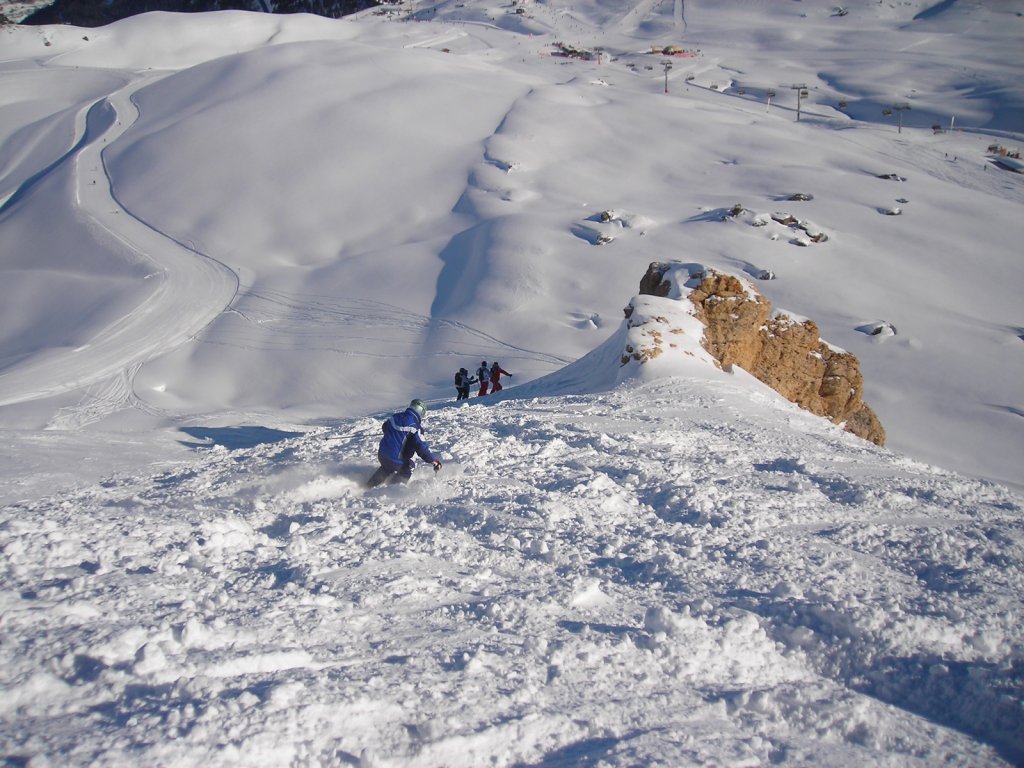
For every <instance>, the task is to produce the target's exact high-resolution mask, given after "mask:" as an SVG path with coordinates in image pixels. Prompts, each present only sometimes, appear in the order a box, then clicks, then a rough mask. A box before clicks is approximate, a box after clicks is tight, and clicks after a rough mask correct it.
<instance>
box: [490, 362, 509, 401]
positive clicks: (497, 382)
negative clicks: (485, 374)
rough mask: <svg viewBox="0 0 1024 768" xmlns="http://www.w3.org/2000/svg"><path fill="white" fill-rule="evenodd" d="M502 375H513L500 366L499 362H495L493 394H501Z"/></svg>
mask: <svg viewBox="0 0 1024 768" xmlns="http://www.w3.org/2000/svg"><path fill="white" fill-rule="evenodd" d="M501 374H505V375H506V376H511V375H512V374H511V373H509V372H508V371H506V370H505V369H504V368H502V367H501V366H500V365H498V361H497V360H495V361H494V365H492V366H491V394H492V395H493V394H494V393H495V392H501Z"/></svg>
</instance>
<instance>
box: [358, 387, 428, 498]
mask: <svg viewBox="0 0 1024 768" xmlns="http://www.w3.org/2000/svg"><path fill="white" fill-rule="evenodd" d="M426 412H427V406H425V405H424V404H423V401H422V400H420V399H416V400H413V401H412V402H411V403H409V407H408V408H406V409H405V410H404V411H399V412H398V413H393V414H391V416H390V417H389V418H388V420H387V421H385V422H384V424H383V425H382V426H381V429H383V430H384V437H382V438H381V441H380V447H379V448H378V449H377V460H378V461H379V462H380V469H378V470H377V471H376V472H374V473H373V477H371V478H370V479H369V480H368V481H367V483H366V484H367V486H368V487H370V488H376V487H377V486H378V485H380V484H381V483H383V482H385V481H388V482H403V483H404V482H407V481H408V480H409V479H410V478H411V477H412V468H413V466H414V465H415V462H414V461H413V456H414V455H418V456H419V457H420V458H421V459H423V460H424V461H429V462H430V463H431V464H433V465H434V471H435V472H437V470H439V469H440V468H441V462H440V461H438V459H437V457H436V456H434V454H432V453H431V452H430V446H429V445H427V443H426V442H425V441H424V440H423V427H422V426H421V423H422V421H423V415H424V414H425V413H426Z"/></svg>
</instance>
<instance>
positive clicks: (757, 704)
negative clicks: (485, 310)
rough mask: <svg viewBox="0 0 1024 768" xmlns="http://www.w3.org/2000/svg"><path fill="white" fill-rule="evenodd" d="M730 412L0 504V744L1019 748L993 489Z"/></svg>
mask: <svg viewBox="0 0 1024 768" xmlns="http://www.w3.org/2000/svg"><path fill="white" fill-rule="evenodd" d="M638 394H639V396H638ZM471 402H472V401H471ZM735 402H736V401H735V400H732V399H729V398H724V397H723V392H722V389H721V388H720V387H719V388H718V389H714V390H713V389H711V388H709V387H707V386H701V385H700V384H699V382H688V381H685V380H667V381H663V382H660V383H656V384H651V385H646V386H645V387H644V388H643V389H642V390H641V391H640V392H639V393H637V392H636V391H633V390H628V389H622V390H616V391H613V392H611V393H607V394H600V395H592V396H570V397H566V398H539V399H533V400H527V401H516V400H507V401H504V402H502V401H494V402H490V401H489V402H488V404H487V405H478V404H476V403H472V404H471V405H463V406H462V407H458V406H442V407H438V408H435V409H434V410H432V411H431V413H430V414H428V419H427V423H426V427H427V430H428V437H430V438H431V440H432V443H433V446H434V448H435V449H440V450H441V451H442V455H443V458H444V461H445V466H444V468H443V470H442V472H441V473H440V474H439V475H437V476H436V477H435V476H433V474H432V473H428V472H427V471H426V470H424V469H421V470H420V471H419V472H418V473H417V474H416V476H415V477H414V480H413V483H412V484H411V485H409V486H404V487H385V488H380V489H375V490H373V491H367V492H364V491H363V490H362V489H361V488H360V485H359V482H360V481H361V480H362V479H363V478H364V477H366V476H368V474H369V473H370V471H371V469H372V467H371V466H370V463H369V462H370V458H371V457H372V456H373V455H374V453H375V450H376V442H377V435H378V434H379V426H378V425H379V422H378V421H377V420H376V419H372V418H363V419H356V420H351V421H345V422H342V423H340V424H337V425H336V426H334V427H331V428H325V429H318V430H315V431H313V432H311V433H309V434H307V435H304V436H301V437H296V438H291V439H286V440H282V441H279V442H273V443H268V444H264V445H258V446H256V447H252V448H245V449H239V450H227V449H226V448H223V447H217V446H214V447H213V448H211V449H205V450H203V452H202V455H201V456H199V457H196V458H195V459H192V460H189V461H184V462H181V464H180V465H179V466H177V467H174V468H171V469H168V470H165V471H161V472H158V473H156V474H153V475H152V476H148V477H147V476H113V477H110V478H109V479H108V480H107V481H105V482H104V483H102V484H101V485H100V486H98V487H94V488H84V489H82V490H79V491H77V492H74V493H71V494H68V495H64V496H62V497H60V498H56V497H55V498H44V499H39V500H37V501H31V502H25V503H23V504H18V505H12V506H9V507H7V508H6V509H4V510H3V513H2V520H0V527H2V528H3V530H5V531H6V532H7V533H8V534H11V536H10V537H9V538H8V543H7V545H6V546H5V549H4V559H3V565H2V568H3V584H4V590H3V592H2V593H0V594H2V597H0V599H2V600H3V610H2V616H3V626H4V630H5V634H7V635H8V636H9V637H14V638H18V639H19V641H18V643H17V644H12V643H5V644H4V645H2V646H0V654H2V656H0V661H2V668H3V669H4V670H5V672H4V680H5V690H6V695H5V697H4V701H3V704H0V710H2V711H3V713H4V715H3V716H0V722H2V721H3V719H4V718H9V717H11V716H12V715H13V714H14V713H15V712H17V723H18V730H17V734H20V735H15V732H13V731H12V730H10V727H9V726H10V723H11V721H10V720H7V721H6V722H7V723H8V725H7V726H2V727H0V734H2V738H3V740H4V743H5V744H6V747H5V749H6V750H7V752H8V753H9V754H54V755H56V754H60V755H61V761H62V762H63V763H64V764H69V765H70V764H86V763H92V762H99V763H102V764H121V763H125V762H133V763H136V764H141V763H145V764H184V763H189V762H192V761H194V760H197V759H200V757H201V759H202V760H203V761H204V762H207V763H210V764H213V765H236V764H244V765H282V764H311V765H346V764H352V765H372V766H400V765H481V764H494V765H590V764H596V763H598V762H600V763H601V764H603V765H623V766H625V765H637V764H644V765H654V764H658V765H693V764H703V763H706V762H707V761H711V762H716V763H718V762H720V761H725V762H729V763H732V764H744V765H746V764H768V763H772V762H782V761H785V762H787V763H788V762H793V763H794V764H798V765H811V764H829V765H837V766H844V765H845V766H854V765H863V764H877V762H878V761H882V762H883V763H886V764H899V765H921V766H925V765H934V764H936V763H938V762H943V761H944V758H945V757H946V756H947V755H958V756H960V758H961V759H963V760H966V761H967V762H969V763H970V764H972V765H1000V764H1003V762H1002V760H1003V759H1006V760H1010V761H1013V760H1016V759H1019V758H1020V757H1021V756H1022V755H1024V734H1022V730H1021V726H1020V719H1019V707H1018V702H1019V701H1020V694H1021V687H1020V686H1021V679H1020V675H1019V659H1017V656H1018V654H1019V649H1020V647H1021V641H1022V635H1021V625H1020V622H1019V620H1018V619H1017V617H1019V615H1020V609H1021V607H1022V606H1021V598H1020V596H1021V595H1022V594H1024V576H1022V574H1024V568H1022V565H1024V527H1022V523H1021V511H1022V504H1021V500H1020V499H1019V498H1018V497H1016V496H1014V495H1013V494H1012V493H1011V492H1009V491H1007V490H1005V489H1002V488H1000V487H998V486H994V485H991V484H987V483H984V482H980V481H974V480H967V479H963V478H958V477H956V476H951V475H949V474H946V473H942V472H939V471H937V470H932V469H931V468H929V467H926V466H923V465H919V464H916V463H915V462H912V461H910V460H907V459H903V458H899V457H896V456H893V455H891V454H889V453H887V452H886V451H884V450H880V449H877V448H874V447H873V446H870V445H868V444H866V443H863V442H862V441H859V440H857V439H856V438H852V437H850V436H849V435H846V434H844V433H841V432H839V431H838V430H837V429H836V428H833V427H831V426H829V425H826V424H823V423H821V422H817V421H813V420H811V419H809V417H806V416H804V415H803V414H798V413H795V412H794V414H793V419H795V421H794V422H793V423H794V424H795V425H796V426H798V427H799V430H798V431H797V432H794V433H792V434H784V433H783V432H781V431H780V430H779V429H778V428H777V427H773V426H772V425H771V424H768V423H758V422H756V421H751V420H750V418H749V416H746V417H741V415H740V413H739V412H738V411H737V408H736V406H735ZM210 433H211V435H212V436H213V441H214V443H216V442H217V437H216V430H210ZM39 519H43V520H45V525H43V526H39V525H37V524H36V523H35V522H34V521H36V520H39ZM86 519H88V521H89V526H90V530H91V531H92V532H93V534H95V535H89V536H88V537H86V536H83V535H82V534H81V533H80V530H81V521H83V520H86ZM29 625H31V631H29ZM1015 670H1016V671H1015ZM569 713H572V715H571V716H570V715H569ZM82 718H87V719H88V720H89V721H90V723H91V726H90V728H89V730H88V731H83V730H82V729H81V727H80V724H79V723H80V721H81V719H82ZM711 745H714V747H713V749H712V747H711ZM1000 755H1002V759H1001V758H1000Z"/></svg>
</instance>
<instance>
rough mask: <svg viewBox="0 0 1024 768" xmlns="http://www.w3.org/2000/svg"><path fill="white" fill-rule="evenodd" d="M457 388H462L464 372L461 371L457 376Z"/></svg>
mask: <svg viewBox="0 0 1024 768" xmlns="http://www.w3.org/2000/svg"><path fill="white" fill-rule="evenodd" d="M455 386H456V387H461V386H462V371H459V372H458V373H456V374H455Z"/></svg>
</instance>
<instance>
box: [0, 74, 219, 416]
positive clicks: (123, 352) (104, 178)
mask: <svg viewBox="0 0 1024 768" xmlns="http://www.w3.org/2000/svg"><path fill="white" fill-rule="evenodd" d="M164 76H166V75H165V74H158V75H150V76H147V77H143V78H141V79H139V80H136V81H135V82H132V83H130V84H128V85H127V86H125V87H123V88H121V89H119V90H117V91H115V92H114V93H112V94H110V95H108V96H106V97H104V98H101V99H99V100H98V101H96V102H94V103H93V104H92V105H90V106H89V107H87V108H84V109H83V110H82V112H81V113H80V116H79V119H77V120H76V126H75V130H76V136H75V139H74V142H73V149H72V150H71V151H70V152H68V154H67V155H65V157H64V158H62V159H61V160H60V161H58V162H57V163H55V164H53V165H52V166H50V168H48V169H47V170H48V172H50V173H59V174H63V175H65V176H66V179H65V180H64V183H65V184H67V185H69V186H70V188H71V189H72V190H73V191H74V199H75V201H76V203H77V205H78V208H79V209H80V210H81V211H82V212H84V213H85V214H86V217H85V218H86V219H88V220H89V223H92V224H95V225H98V227H99V228H101V229H102V230H103V231H105V232H106V233H107V234H109V235H110V236H111V237H113V238H114V239H116V240H118V241H120V242H121V243H123V244H124V245H125V246H127V248H128V249H130V250H131V251H133V252H134V253H136V254H138V256H139V258H140V259H142V260H144V261H146V262H149V263H151V264H152V265H153V270H154V271H153V273H152V274H151V275H150V278H151V279H154V280H157V281H159V285H158V286H157V288H156V290H154V291H153V293H152V294H150V296H149V297H148V298H146V299H145V300H144V301H143V302H142V303H141V304H139V305H138V306H137V307H135V308H134V309H133V310H132V311H131V312H129V313H128V314H127V315H125V316H124V317H122V318H121V319H119V320H118V321H116V322H114V323H112V324H111V325H109V326H108V327H107V328H105V329H103V330H102V331H101V332H100V333H98V334H97V335H96V336H95V337H94V338H93V339H91V340H90V341H89V342H88V343H87V344H84V345H82V346H81V347H78V348H77V349H74V350H67V351H64V352H62V353H60V354H55V355H46V356H42V357H39V358H37V359H36V360H33V361H31V362H28V363H27V364H25V365H21V366H18V367H16V368H14V369H13V370H11V371H9V372H8V373H5V374H3V375H0V406H3V405H11V404H14V403H21V402H27V401H31V400H38V399H42V398H46V397H52V396H54V395H58V394H62V393H66V392H70V391H73V390H76V389H80V388H83V387H90V386H93V385H97V384H101V383H103V382H106V381H107V380H109V379H112V378H113V379H115V380H117V381H120V382H121V386H120V387H118V389H119V390H120V391H121V392H122V393H124V395H125V397H124V402H123V403H122V404H121V406H123V405H125V404H128V403H132V402H134V401H135V398H134V396H133V395H132V386H131V378H133V376H134V372H135V371H137V370H138V369H139V367H140V366H141V365H142V364H143V363H145V362H146V361H147V360H151V359H153V358H154V357H157V356H159V355H161V354H163V353H165V352H167V351H169V350H171V349H173V348H174V347H176V346H178V345H180V344H182V343H184V342H186V341H188V340H190V339H192V338H193V337H194V336H195V335H196V334H197V333H199V332H200V331H202V330H203V328H205V327H206V326H207V325H208V324H209V323H210V322H211V321H212V320H213V319H214V318H215V317H216V316H217V315H219V314H220V313H221V312H222V311H224V309H225V308H227V307H228V306H229V305H230V303H231V302H232V300H233V299H234V297H235V296H236V295H237V293H238V288H239V283H238V276H237V275H236V274H235V273H234V272H233V271H232V270H230V269H229V268H228V267H226V266H225V265H224V264H222V263H220V262H219V261H217V260H216V259H214V258H211V257H210V256H207V255H205V254H203V253H200V252H199V251H197V250H196V249H194V248H190V247H188V246H186V245H185V244H184V243H182V242H180V241H178V240H175V239H174V238H173V237H171V236H170V235H168V234H166V233H164V232H161V231H160V230H158V229H156V228H154V227H153V226H151V225H150V224H148V223H147V222H145V221H143V220H142V219H140V218H138V217H136V216H135V215H134V214H132V213H131V211H129V210H128V209H126V208H125V207H124V206H122V205H121V203H120V202H119V201H118V200H117V199H116V197H115V196H114V193H113V190H112V185H111V179H110V175H109V173H108V171H107V168H106V166H105V164H104V162H103V149H104V148H105V147H108V146H111V145H112V144H113V143H114V142H115V141H116V140H117V138H118V137H120V136H121V135H122V134H123V133H124V132H125V131H126V130H127V129H128V128H129V127H130V126H131V125H132V124H133V123H134V122H135V121H136V120H138V118H139V114H140V113H139V110H138V107H137V105H136V104H135V102H134V100H133V98H132V97H133V94H134V93H135V91H137V90H138V89H139V88H141V87H143V86H145V85H148V84H150V83H152V82H153V81H154V80H156V79H158V78H160V77H164ZM37 180H38V179H33V180H31V181H30V182H29V183H28V186H31V184H33V183H34V182H35V181H37ZM28 186H26V185H23V187H22V189H20V190H19V191H18V193H17V194H18V195H25V194H27V193H28V192H29V191H30V190H29V189H28ZM87 225H88V224H87V222H85V221H83V223H82V226H83V227H85V226H87ZM125 376H127V377H128V380H127V381H125V380H124V377H125ZM86 399H87V400H88V399H90V398H89V397H88V396H87V398H86ZM82 405H83V407H85V408H86V409H87V410H94V409H92V408H91V406H88V405H87V404H86V403H85V402H84V401H83V404H82ZM117 407H118V406H117V405H115V404H113V403H108V404H107V407H106V408H104V409H103V410H105V411H106V412H110V411H111V409H113V410H116V408H117ZM88 420H89V421H92V420H94V419H93V418H89V419H88Z"/></svg>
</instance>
